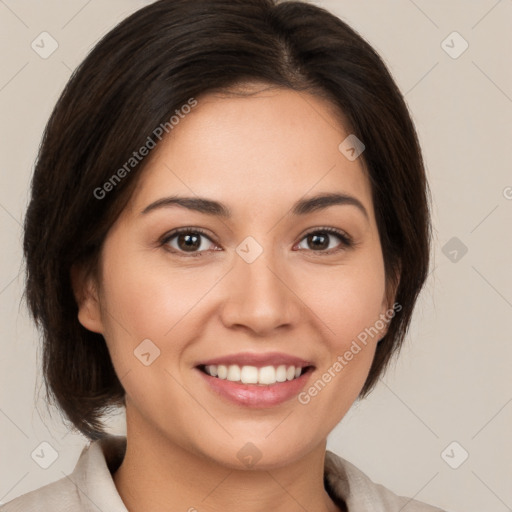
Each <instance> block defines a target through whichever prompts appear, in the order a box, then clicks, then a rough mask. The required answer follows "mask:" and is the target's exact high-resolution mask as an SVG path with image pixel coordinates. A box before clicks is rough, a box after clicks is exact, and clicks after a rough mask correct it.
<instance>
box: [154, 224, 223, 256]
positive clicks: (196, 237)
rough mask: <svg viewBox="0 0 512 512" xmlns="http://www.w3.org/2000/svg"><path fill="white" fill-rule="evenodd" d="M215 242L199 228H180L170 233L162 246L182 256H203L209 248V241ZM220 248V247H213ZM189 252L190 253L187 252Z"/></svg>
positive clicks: (163, 240)
mask: <svg viewBox="0 0 512 512" xmlns="http://www.w3.org/2000/svg"><path fill="white" fill-rule="evenodd" d="M206 240H207V241H209V242H210V244H214V242H213V241H212V240H211V238H210V237H209V236H208V235H206V233H205V232H204V231H203V230H202V229H199V228H179V229H175V230H174V231H171V232H170V233H168V234H167V235H166V236H165V237H164V238H163V239H162V242H161V244H162V246H165V247H166V248H168V249H169V250H170V251H171V252H173V253H177V254H179V255H180V256H185V257H186V256H192V257H197V256H202V253H204V252H206V251H207V250H208V245H209V244H208V242H206ZM213 250H218V249H213ZM187 253H188V254H187Z"/></svg>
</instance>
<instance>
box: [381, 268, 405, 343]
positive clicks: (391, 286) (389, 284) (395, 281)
mask: <svg viewBox="0 0 512 512" xmlns="http://www.w3.org/2000/svg"><path fill="white" fill-rule="evenodd" d="M400 275H401V266H400V267H399V268H398V269H397V270H396V271H395V275H394V276H393V277H389V278H388V279H387V281H386V291H385V294H384V298H383V299H382V309H381V313H382V314H383V315H386V318H388V321H387V322H386V327H385V328H384V329H383V330H382V334H381V335H380V339H382V338H383V337H384V336H386V334H387V333H388V329H389V325H390V323H391V319H392V318H393V317H394V316H395V314H396V312H398V311H400V310H401V309H402V306H401V305H400V304H396V303H395V299H396V293H397V290H398V285H399V284H400ZM395 304H396V306H395Z"/></svg>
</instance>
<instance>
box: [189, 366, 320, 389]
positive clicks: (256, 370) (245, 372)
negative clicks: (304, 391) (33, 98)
mask: <svg viewBox="0 0 512 512" xmlns="http://www.w3.org/2000/svg"><path fill="white" fill-rule="evenodd" d="M197 368H198V369H199V370H200V371H202V372H203V373H205V374H206V375H208V376H210V377H213V378H215V379H220V380H227V381H229V382H239V383H241V384H247V385H257V386H272V385H274V384H276V383H282V382H287V381H292V380H296V379H298V378H300V377H301V376H302V375H304V374H305V373H307V372H309V371H312V370H313V369H314V366H312V365H307V366H295V365H284V364H281V365H278V366H273V365H267V366H262V367H257V366H252V365H243V366H242V365H238V364H230V365H223V364H219V365H217V364H209V365H199V366H197Z"/></svg>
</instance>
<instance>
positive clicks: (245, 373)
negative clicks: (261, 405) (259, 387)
mask: <svg viewBox="0 0 512 512" xmlns="http://www.w3.org/2000/svg"><path fill="white" fill-rule="evenodd" d="M240 380H241V381H242V382H243V383H244V384H257V383H258V368H256V366H243V367H242V370H241V371H240Z"/></svg>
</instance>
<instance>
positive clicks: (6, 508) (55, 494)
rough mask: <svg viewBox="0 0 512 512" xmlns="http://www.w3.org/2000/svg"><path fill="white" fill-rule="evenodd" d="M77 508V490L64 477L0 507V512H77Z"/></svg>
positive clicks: (78, 501) (78, 502)
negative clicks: (71, 511)
mask: <svg viewBox="0 0 512 512" xmlns="http://www.w3.org/2000/svg"><path fill="white" fill-rule="evenodd" d="M79 507H80V497H79V495H78V489H77V487H76V486H75V485H74V484H73V483H72V482H71V481H70V480H69V479H68V478H67V477H65V478H61V479H60V480H57V481H56V482H52V483H50V484H48V485H45V486H44V487H40V488H39V489H36V490H34V491H31V492H28V493H26V494H23V495H22V496H18V497H17V498H14V499H13V500H11V501H9V502H8V503H6V504H5V505H2V506H0V512H46V511H48V512H50V511H51V512H68V511H70V510H76V511H77V512H78V511H80V510H81V509H80V508H79Z"/></svg>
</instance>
